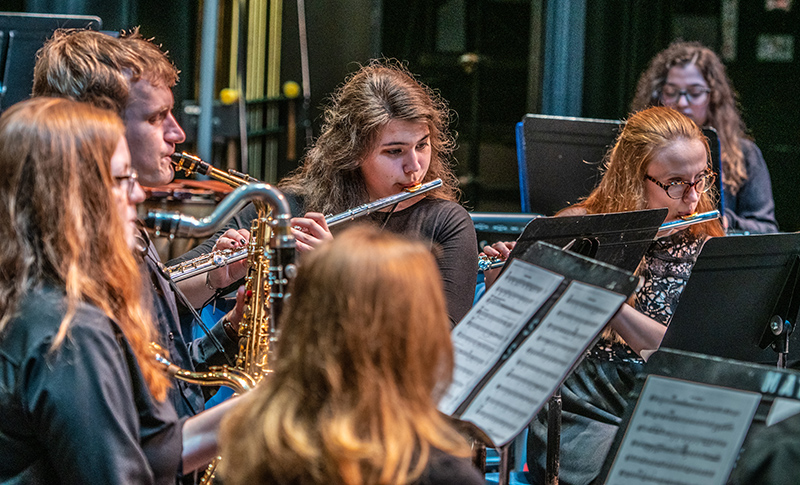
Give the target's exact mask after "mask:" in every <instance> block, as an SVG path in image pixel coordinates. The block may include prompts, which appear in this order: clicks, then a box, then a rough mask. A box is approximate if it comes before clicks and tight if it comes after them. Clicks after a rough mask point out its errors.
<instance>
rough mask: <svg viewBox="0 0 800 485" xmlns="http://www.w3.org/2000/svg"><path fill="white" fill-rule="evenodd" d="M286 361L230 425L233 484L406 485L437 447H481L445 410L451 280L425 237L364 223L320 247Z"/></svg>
mask: <svg viewBox="0 0 800 485" xmlns="http://www.w3.org/2000/svg"><path fill="white" fill-rule="evenodd" d="M354 247H357V248H359V250H358V251H353V248H354ZM276 361H277V364H276V366H275V368H274V373H273V374H272V375H271V376H270V378H269V380H268V381H267V382H265V383H264V384H262V385H261V386H260V387H259V388H258V389H256V390H255V391H253V395H251V396H249V397H247V399H249V402H248V405H247V406H239V407H238V408H236V409H235V410H234V411H233V412H232V413H231V415H230V417H229V418H228V420H227V421H226V422H224V423H223V426H222V430H221V434H220V444H221V449H222V454H223V455H224V456H225V457H226V458H225V460H224V461H223V462H222V464H221V466H223V467H224V470H223V476H224V478H225V483H226V484H228V483H230V484H233V485H237V484H249V483H275V484H296V483H330V484H353V485H354V484H365V483H374V484H398V485H399V484H405V483H409V482H411V481H413V480H414V479H416V478H417V477H418V476H419V475H420V473H421V472H422V471H423V469H424V468H425V466H426V465H427V463H428V460H429V457H430V452H431V449H432V448H436V449H439V450H442V451H444V452H446V453H451V454H454V455H457V456H468V455H469V449H468V446H467V444H466V442H465V441H464V439H463V438H462V437H461V436H460V435H459V434H458V433H457V432H456V431H454V430H453V429H452V428H451V427H450V425H449V424H448V423H447V422H446V421H445V418H444V417H443V415H441V414H440V413H439V412H438V411H437V409H436V404H435V403H436V402H437V400H438V398H439V397H440V396H441V395H442V393H443V392H444V391H445V389H446V386H447V384H448V383H449V381H450V378H451V374H452V369H453V350H452V344H451V342H450V325H449V321H448V318H447V313H446V311H445V300H444V296H443V292H442V283H441V278H440V277H439V276H438V269H437V266H436V262H435V261H434V259H433V256H432V255H431V253H430V251H429V250H428V248H427V247H426V246H425V245H423V244H421V243H418V242H411V241H408V240H405V239H401V238H400V237H398V236H395V235H392V234H389V233H385V232H379V231H378V230H377V229H374V228H371V227H354V228H352V229H349V230H346V231H345V232H343V233H342V234H341V235H339V236H337V237H336V238H335V239H334V240H333V241H332V242H330V243H327V244H326V245H324V246H321V247H320V248H318V249H317V250H315V251H313V252H312V253H311V254H310V255H309V256H308V260H304V261H303V266H302V267H301V268H300V272H299V274H298V276H297V279H296V281H295V282H294V286H293V288H292V297H291V298H290V299H289V300H288V303H287V308H286V309H285V311H284V313H283V316H282V319H281V340H280V342H279V344H278V350H277V356H276Z"/></svg>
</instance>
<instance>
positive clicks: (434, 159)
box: [279, 60, 458, 214]
mask: <svg viewBox="0 0 800 485" xmlns="http://www.w3.org/2000/svg"><path fill="white" fill-rule="evenodd" d="M449 113H450V111H449V110H448V108H447V103H446V102H445V101H444V99H442V97H441V96H439V95H438V94H437V93H435V92H434V91H433V90H431V89H430V88H429V87H427V86H425V85H424V84H422V83H420V82H418V81H417V80H416V79H415V78H414V76H413V75H412V74H411V73H410V72H409V71H408V69H407V68H406V67H405V66H403V65H402V64H400V63H399V62H396V61H389V60H373V61H372V62H370V63H369V64H368V65H366V66H363V67H361V69H359V70H358V71H357V72H356V73H355V74H353V75H351V76H350V77H349V78H348V79H347V80H346V81H345V83H344V84H343V85H341V86H340V87H339V88H338V89H337V90H336V92H335V93H334V94H333V96H332V98H331V101H330V104H329V106H328V107H327V108H326V110H325V115H324V116H325V118H324V123H323V125H322V132H321V134H320V136H319V138H318V139H317V140H316V142H315V143H314V146H313V147H311V149H309V151H308V152H307V153H306V155H305V158H304V160H303V163H302V165H301V166H300V168H298V169H297V170H296V171H295V172H294V173H293V174H292V175H290V176H289V177H287V178H286V179H284V180H283V181H281V183H280V184H279V187H280V188H281V189H284V190H287V191H289V192H292V193H294V194H297V195H300V196H302V197H303V199H304V203H305V209H306V210H307V211H316V212H322V213H326V214H335V213H339V212H342V211H345V210H347V209H352V208H353V207H356V206H358V205H360V204H363V203H365V202H368V201H369V197H368V195H367V187H366V184H365V182H364V177H363V175H362V174H361V164H362V163H363V161H364V159H365V157H366V156H367V155H369V154H370V152H371V151H372V150H373V149H374V147H375V146H376V144H377V143H378V142H379V140H380V135H381V132H382V130H383V128H384V127H385V126H386V125H387V124H388V123H389V122H390V121H392V120H403V121H411V122H422V123H426V124H427V125H428V127H429V128H430V143H431V163H430V167H429V168H428V172H427V173H426V174H425V178H424V179H423V182H429V181H431V180H433V179H435V178H441V179H442V181H443V182H444V183H443V186H442V187H441V188H439V189H436V190H433V191H431V192H428V194H427V197H430V198H439V199H446V200H456V199H457V198H458V180H457V179H456V176H455V174H454V173H453V171H452V168H451V166H450V156H451V155H452V152H453V149H454V148H455V139H454V137H453V135H452V134H451V133H450V131H449V121H450V118H449Z"/></svg>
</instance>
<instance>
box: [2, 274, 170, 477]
mask: <svg viewBox="0 0 800 485" xmlns="http://www.w3.org/2000/svg"><path fill="white" fill-rule="evenodd" d="M65 312H66V303H65V296H64V291H63V289H57V288H41V289H36V290H34V291H32V292H30V293H29V294H28V295H27V296H26V297H25V299H24V300H23V301H22V303H21V305H20V307H19V308H18V309H17V315H16V316H15V317H14V318H12V319H11V321H10V322H9V323H8V326H7V327H6V329H5V331H4V332H3V334H2V335H0V416H2V419H0V456H2V457H3V458H2V459H0V482H2V483H162V484H174V483H175V477H176V475H177V473H178V470H179V468H180V466H181V449H182V443H181V423H180V422H179V421H178V417H177V415H176V414H175V410H174V409H173V408H172V406H171V405H170V403H169V402H164V403H159V402H157V401H155V400H154V399H153V397H152V396H151V395H150V392H149V389H148V388H147V385H146V383H145V381H144V377H143V376H142V373H141V370H140V368H139V366H138V364H137V361H136V358H135V356H134V354H133V351H132V349H131V348H130V345H129V344H128V342H127V340H126V339H125V338H124V337H123V336H122V332H121V331H120V330H119V329H118V327H117V326H116V324H115V323H114V322H113V321H112V320H110V319H109V318H108V317H107V316H106V315H105V314H104V313H103V312H102V311H100V310H99V309H98V308H96V307H94V306H91V305H89V304H81V305H80V306H79V307H78V309H77V312H76V313H75V316H74V317H73V319H72V322H71V323H70V326H69V332H68V333H67V337H66V338H65V339H64V341H63V342H62V343H61V345H60V346H59V347H58V348H57V349H56V350H54V351H52V352H51V351H50V347H51V345H52V342H53V340H54V338H55V336H56V334H57V333H58V329H59V326H60V325H61V321H62V319H63V317H64V314H65Z"/></svg>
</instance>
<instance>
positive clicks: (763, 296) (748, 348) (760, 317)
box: [661, 233, 800, 366]
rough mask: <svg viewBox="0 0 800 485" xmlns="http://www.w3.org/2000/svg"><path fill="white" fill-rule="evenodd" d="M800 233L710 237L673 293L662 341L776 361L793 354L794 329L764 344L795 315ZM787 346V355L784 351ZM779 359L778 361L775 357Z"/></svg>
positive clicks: (798, 350)
mask: <svg viewBox="0 0 800 485" xmlns="http://www.w3.org/2000/svg"><path fill="white" fill-rule="evenodd" d="M798 269H800V233H790V234H765V235H752V236H731V237H724V238H713V239H710V240H709V241H708V242H706V244H705V246H704V247H703V250H702V251H701V252H700V255H699V256H698V258H697V263H696V264H695V265H694V268H693V270H692V277H691V278H690V279H689V282H688V283H687V285H686V288H685V289H684V290H683V294H682V295H681V301H680V305H678V308H677V309H676V311H675V313H674V314H673V316H672V321H671V323H670V325H669V327H668V328H667V332H666V334H665V335H664V340H663V341H662V343H661V347H662V348H672V349H677V350H684V351H689V352H697V353H702V354H707V355H713V356H717V357H724V358H728V359H735V360H743V361H747V362H755V363H760V364H771V365H777V364H781V366H783V364H785V363H786V360H787V359H791V360H792V361H797V360H800V344H799V343H798V342H797V338H798V337H797V335H796V334H790V335H788V336H786V335H785V334H784V337H786V338H785V339H783V341H782V342H779V346H780V347H781V348H780V349H776V350H777V351H780V352H785V354H784V357H781V356H779V355H778V354H776V352H775V351H773V350H771V349H766V347H768V346H769V345H770V344H772V343H773V342H775V341H779V340H781V337H779V336H775V335H773V334H772V327H773V326H774V327H776V328H775V330H779V331H780V330H784V327H788V328H787V330H789V331H790V330H791V328H792V327H793V326H794V325H795V324H796V323H797V318H798V310H800V294H799V293H800V285H798V279H800V278H799V276H800V275H799V273H800V272H799V271H798ZM787 354H788V355H787ZM781 361H783V362H781Z"/></svg>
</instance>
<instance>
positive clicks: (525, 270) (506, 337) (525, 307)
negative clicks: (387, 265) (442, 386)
mask: <svg viewBox="0 0 800 485" xmlns="http://www.w3.org/2000/svg"><path fill="white" fill-rule="evenodd" d="M563 280H564V277H563V276H561V275H559V274H556V273H553V272H550V271H547V270H545V269H542V268H540V267H538V266H534V265H532V264H530V263H526V262H524V261H522V260H520V259H515V260H514V261H512V262H511V265H510V266H509V267H508V269H506V271H505V272H504V273H503V276H502V277H501V278H500V279H498V280H497V282H496V283H495V284H494V286H492V287H491V288H490V289H489V291H487V292H486V295H484V297H483V298H481V300H480V301H479V302H478V303H477V304H476V305H475V306H474V307H473V308H472V309H471V310H470V312H469V313H468V314H467V315H466V316H465V317H464V319H463V320H461V322H460V323H459V324H458V325H457V326H456V328H455V330H453V333H452V340H453V350H454V353H455V368H454V370H453V381H452V383H451V385H450V387H449V388H448V390H447V393H446V394H445V396H444V397H443V398H442V400H441V401H440V402H439V410H440V411H442V412H443V413H445V414H453V413H454V412H455V411H456V409H457V408H458V406H459V405H460V404H461V403H462V402H464V400H465V399H466V398H467V397H468V396H469V393H470V392H471V391H472V388H473V387H475V385H477V383H478V381H480V379H481V378H482V376H483V375H485V374H486V373H487V372H488V371H489V370H490V369H491V368H492V366H493V365H494V364H495V363H496V362H497V361H498V360H499V359H500V357H501V355H502V353H503V351H504V350H505V349H506V347H508V345H509V344H510V343H511V341H512V340H513V339H514V337H516V336H517V334H519V332H520V331H521V330H522V328H523V327H524V326H525V324H527V323H528V321H529V320H530V319H531V317H533V315H534V314H535V313H536V311H537V310H538V309H539V308H540V307H541V306H542V305H543V304H544V303H545V302H546V301H547V299H548V298H550V296H551V295H552V294H553V293H554V292H555V291H556V289H557V288H558V285H559V284H560V283H561V282H562V281H563Z"/></svg>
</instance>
